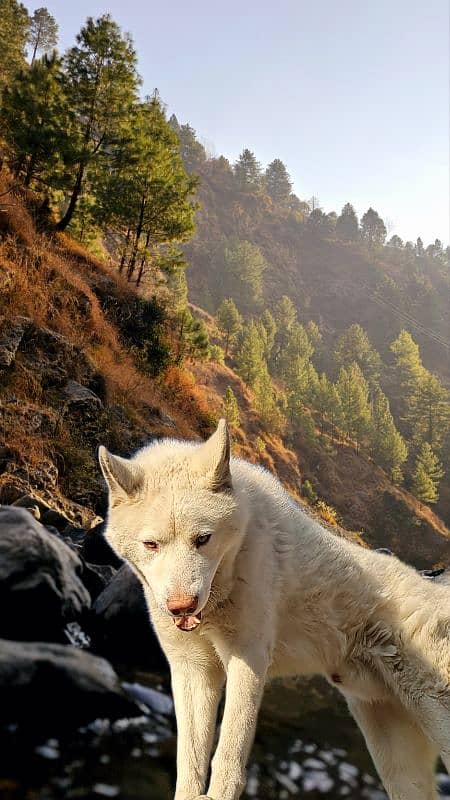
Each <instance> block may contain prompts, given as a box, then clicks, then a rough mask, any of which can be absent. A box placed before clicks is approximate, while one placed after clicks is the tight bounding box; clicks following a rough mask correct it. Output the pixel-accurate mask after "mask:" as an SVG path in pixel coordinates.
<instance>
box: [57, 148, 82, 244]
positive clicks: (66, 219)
mask: <svg viewBox="0 0 450 800" xmlns="http://www.w3.org/2000/svg"><path fill="white" fill-rule="evenodd" d="M85 166H86V165H85V162H84V161H82V162H81V163H80V166H79V167H78V172H77V179H76V181H75V186H74V187H73V191H72V196H71V198H70V202H69V205H68V207H67V211H66V213H65V214H64V216H63V218H62V219H61V220H60V221H59V222H58V224H57V226H56V230H57V231H65V230H66V228H67V226H68V224H69V223H70V222H71V220H72V217H73V215H74V213H75V209H76V207H77V203H78V198H79V196H80V193H81V187H82V185H83V177H84V170H85Z"/></svg>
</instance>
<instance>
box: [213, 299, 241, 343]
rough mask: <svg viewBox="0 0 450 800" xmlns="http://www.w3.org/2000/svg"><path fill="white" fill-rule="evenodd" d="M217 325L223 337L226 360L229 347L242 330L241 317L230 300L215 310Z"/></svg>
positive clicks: (223, 302)
mask: <svg viewBox="0 0 450 800" xmlns="http://www.w3.org/2000/svg"><path fill="white" fill-rule="evenodd" d="M216 319H217V324H218V326H219V328H220V330H221V331H222V333H223V335H224V336H225V358H227V356H228V354H229V351H230V347H231V348H232V347H233V345H234V344H235V342H236V337H237V335H238V333H239V331H240V330H241V328H242V317H241V315H240V313H239V311H238V309H237V307H236V304H235V303H234V301H233V300H232V299H231V298H228V299H226V300H223V301H222V302H221V304H220V306H219V308H218V309H217V315H216Z"/></svg>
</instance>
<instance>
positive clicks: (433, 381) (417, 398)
mask: <svg viewBox="0 0 450 800" xmlns="http://www.w3.org/2000/svg"><path fill="white" fill-rule="evenodd" d="M407 399H408V407H407V410H406V414H405V419H406V421H407V423H408V424H409V426H410V430H411V433H412V438H413V440H414V441H415V442H416V443H419V442H423V441H426V442H428V444H429V445H430V447H431V448H432V449H433V450H434V451H437V450H439V449H440V447H441V446H442V442H443V440H444V437H445V434H446V432H447V431H448V430H449V427H450V393H449V391H448V390H447V389H446V388H445V387H444V386H443V385H442V383H441V381H440V380H439V378H438V377H437V376H436V375H433V374H432V373H431V372H428V370H425V369H424V370H423V372H422V373H421V375H420V377H419V380H418V381H417V383H416V384H415V385H414V384H413V385H412V386H411V391H410V393H409V395H408V398H407Z"/></svg>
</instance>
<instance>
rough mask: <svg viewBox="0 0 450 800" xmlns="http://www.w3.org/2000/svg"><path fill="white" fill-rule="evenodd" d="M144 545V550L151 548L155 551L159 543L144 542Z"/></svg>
mask: <svg viewBox="0 0 450 800" xmlns="http://www.w3.org/2000/svg"><path fill="white" fill-rule="evenodd" d="M144 547H145V549H146V550H152V551H153V552H155V551H156V550H158V549H159V544H158V542H144Z"/></svg>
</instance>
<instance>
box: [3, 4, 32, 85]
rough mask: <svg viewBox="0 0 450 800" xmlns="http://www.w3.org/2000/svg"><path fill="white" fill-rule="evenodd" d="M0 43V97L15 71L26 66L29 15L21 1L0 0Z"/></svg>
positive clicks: (15, 73)
mask: <svg viewBox="0 0 450 800" xmlns="http://www.w3.org/2000/svg"><path fill="white" fill-rule="evenodd" d="M0 20H1V32H2V44H1V47H0V98H1V93H2V92H3V89H4V88H5V86H10V85H11V83H12V81H13V78H14V77H15V76H16V75H17V73H18V72H19V71H20V70H21V69H24V68H25V66H26V61H25V48H26V44H27V38H28V30H29V27H30V17H29V15H28V11H27V9H26V8H25V6H24V5H23V3H19V2H17V0H0Z"/></svg>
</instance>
